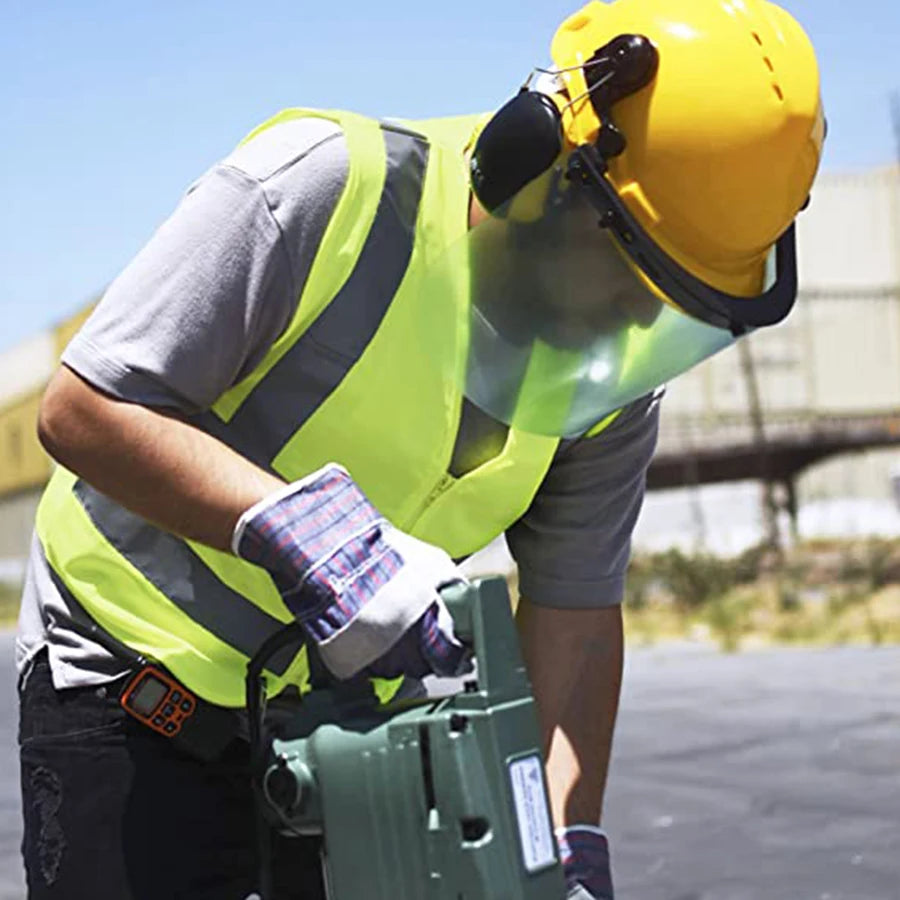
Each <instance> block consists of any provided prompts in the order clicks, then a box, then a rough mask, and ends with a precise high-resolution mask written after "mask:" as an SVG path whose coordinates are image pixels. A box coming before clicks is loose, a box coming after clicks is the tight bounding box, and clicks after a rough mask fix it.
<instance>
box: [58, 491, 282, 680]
mask: <svg viewBox="0 0 900 900" xmlns="http://www.w3.org/2000/svg"><path fill="white" fill-rule="evenodd" d="M72 490H73V492H74V494H75V496H76V497H77V498H78V500H79V501H80V503H81V505H82V507H84V510H85V512H86V513H87V514H88V516H89V517H90V519H91V521H92V522H93V523H94V525H95V526H96V528H97V530H98V531H99V532H100V533H101V534H102V535H103V537H105V538H106V540H107V541H109V543H110V544H111V545H112V546H113V547H115V549H116V550H117V551H118V552H119V553H120V554H121V555H122V556H124V557H125V559H127V560H128V561H129V562H130V563H131V564H132V565H133V566H134V567H135V568H136V569H137V570H138V571H139V572H140V573H141V574H142V575H143V576H144V578H146V579H147V580H148V581H149V582H150V583H151V584H152V585H154V587H156V588H158V589H159V590H160V591H162V593H163V594H165V595H166V597H168V598H169V600H171V601H172V603H174V604H175V606H177V607H178V608H179V609H180V610H181V611H182V612H184V613H185V614H186V615H188V616H190V618H191V619H193V620H194V621H195V622H196V623H197V624H198V625H201V626H202V627H203V628H205V629H206V630H207V631H209V632H210V633H211V634H214V635H215V636H216V637H217V638H218V639H219V640H221V641H224V643H226V644H228V645H229V646H230V647H234V649H235V650H239V651H240V652H241V653H243V654H245V655H246V656H248V657H250V656H253V654H254V653H256V651H257V650H258V649H259V647H260V646H261V644H262V642H263V641H264V640H266V638H269V637H271V636H272V635H273V634H275V632H277V631H280V630H281V629H282V628H284V622H280V621H279V620H278V619H276V618H274V617H273V616H270V615H269V614H268V613H266V612H263V610H261V609H260V608H259V607H258V606H256V605H255V604H253V603H251V602H250V601H249V600H248V599H247V598H246V597H244V596H243V595H242V594H239V593H237V592H236V591H233V590H232V589H231V588H230V587H228V585H226V584H224V583H223V582H222V581H221V580H220V579H219V578H218V576H217V575H216V574H215V573H214V572H213V571H212V569H210V568H209V566H207V565H206V563H204V562H203V560H202V559H200V557H199V556H197V555H196V554H195V553H194V552H193V551H192V550H191V548H190V547H189V546H188V545H187V544H185V543H184V541H182V540H180V539H179V538H176V537H174V536H173V535H171V534H167V533H166V532H165V531H162V530H161V529H159V528H156V527H154V526H153V525H150V524H149V523H148V522H146V521H145V520H144V519H142V518H141V517H140V516H137V515H135V514H134V513H132V512H129V511H128V510H127V509H125V508H124V507H122V506H119V504H118V503H115V502H113V501H112V500H110V499H109V498H108V497H106V496H105V495H103V494H101V493H100V492H99V491H97V490H95V489H94V488H92V487H91V486H90V485H89V484H87V483H86V482H84V481H80V480H79V481H76V482H75V485H74V487H73V488H72ZM296 652H297V648H296V647H294V648H291V647H287V648H285V649H284V650H283V651H281V652H280V653H277V654H275V656H273V657H272V659H271V660H270V661H269V663H268V664H267V666H266V668H267V669H268V670H269V671H270V672H274V673H276V674H277V675H283V674H284V673H285V672H286V671H287V668H288V666H289V665H290V663H291V661H292V660H293V658H294V655H295V654H296Z"/></svg>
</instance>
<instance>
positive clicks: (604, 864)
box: [556, 825, 613, 900]
mask: <svg viewBox="0 0 900 900" xmlns="http://www.w3.org/2000/svg"><path fill="white" fill-rule="evenodd" d="M556 843H557V846H558V847H559V860H560V862H561V863H562V865H563V873H564V874H565V877H566V890H567V891H568V893H567V894H566V900H613V884H612V875H611V873H610V870H609V843H608V841H607V839H606V834H605V833H604V831H603V830H602V829H600V828H596V827H594V826H593V825H570V826H569V827H568V828H559V829H557V831H556Z"/></svg>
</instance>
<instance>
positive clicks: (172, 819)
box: [19, 653, 324, 900]
mask: <svg viewBox="0 0 900 900" xmlns="http://www.w3.org/2000/svg"><path fill="white" fill-rule="evenodd" d="M23 681H24V683H23V684H21V685H20V693H19V699H20V725H19V744H20V759H21V778H22V806H23V812H24V819H25V838H24V841H23V845H22V855H23V857H24V860H25V870H26V874H27V878H28V896H29V898H30V900H44V898H46V900H82V898H84V900H182V898H184V900H187V898H190V900H245V898H247V897H249V896H251V895H252V894H253V893H254V891H255V890H256V889H257V881H258V878H257V870H258V865H259V863H258V855H257V841H256V833H255V817H254V816H255V813H254V804H253V796H252V792H251V787H250V780H249V775H248V769H247V763H248V748H247V745H246V744H245V743H244V742H243V741H240V740H235V741H234V742H233V743H232V744H231V745H230V747H229V748H228V750H227V751H226V753H225V756H224V758H223V759H222V760H220V761H219V762H217V763H214V764H209V763H202V762H198V761H196V760H194V759H191V758H190V757H187V756H185V755H184V754H182V753H181V752H179V751H177V750H174V749H173V748H172V747H171V746H170V745H169V744H168V741H167V740H166V739H165V738H163V737H160V736H158V735H156V734H155V733H154V732H152V731H150V730H149V729H148V728H146V727H145V726H143V725H141V724H140V723H139V722H136V721H135V720H134V719H132V718H131V717H130V716H128V715H127V714H126V713H125V712H124V711H123V710H122V708H121V707H120V706H119V703H118V699H117V694H118V690H117V689H116V688H117V686H115V685H113V686H110V687H101V688H74V689H69V690H64V691H57V690H55V689H54V687H53V684H52V682H51V680H50V668H49V664H48V662H47V658H46V654H45V653H42V654H40V655H39V656H38V658H37V659H36V661H35V663H34V666H33V668H32V669H31V670H30V671H29V672H28V673H27V674H26V677H25V678H24V680H23ZM318 849H319V848H318V841H317V840H314V839H309V838H306V839H298V838H283V837H277V838H276V839H275V841H274V873H275V874H274V884H275V894H274V897H273V900H323V898H324V890H323V888H322V885H321V876H320V868H319V858H318ZM267 900H268V898H267Z"/></svg>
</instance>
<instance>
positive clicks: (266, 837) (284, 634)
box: [245, 622, 305, 900]
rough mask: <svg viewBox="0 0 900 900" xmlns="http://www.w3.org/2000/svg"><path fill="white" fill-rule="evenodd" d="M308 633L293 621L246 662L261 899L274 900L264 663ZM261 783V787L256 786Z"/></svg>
mask: <svg viewBox="0 0 900 900" xmlns="http://www.w3.org/2000/svg"><path fill="white" fill-rule="evenodd" d="M304 640H305V634H304V632H303V629H302V628H301V627H300V623H299V622H291V623H290V624H288V625H285V627H284V628H282V629H280V630H279V631H276V632H275V634H273V635H272V636H271V637H269V638H267V639H266V640H265V641H263V643H262V646H261V647H260V648H259V650H257V651H256V653H255V654H254V655H253V658H252V659H251V660H250V662H249V663H247V678H246V681H245V687H246V701H247V732H248V737H249V740H250V777H251V779H252V780H253V795H254V799H255V806H256V840H257V848H258V851H259V895H260V898H261V900H272V835H271V829H270V828H269V823H268V820H267V819H266V815H265V799H264V793H263V791H262V788H261V785H262V779H263V777H264V776H265V771H264V769H265V763H266V749H267V746H268V745H267V743H266V741H265V715H266V680H265V677H264V676H263V669H264V667H265V664H266V663H267V662H268V661H269V660H270V659H271V658H272V657H273V656H274V655H275V654H276V653H277V652H278V651H279V650H281V649H282V648H284V647H287V646H289V645H291V644H300V643H303V641H304ZM257 784H259V787H257Z"/></svg>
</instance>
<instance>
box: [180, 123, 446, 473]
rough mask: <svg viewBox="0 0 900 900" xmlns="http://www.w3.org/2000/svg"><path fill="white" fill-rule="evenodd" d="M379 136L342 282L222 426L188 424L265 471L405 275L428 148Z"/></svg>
mask: <svg viewBox="0 0 900 900" xmlns="http://www.w3.org/2000/svg"><path fill="white" fill-rule="evenodd" d="M381 133H382V135H383V137H384V143H385V148H386V151H387V175H386V178H385V183H384V188H383V190H382V193H381V198H380V200H379V203H378V208H377V211H376V213H375V218H374V220H373V222H372V226H371V228H370V229H369V233H368V235H367V236H366V240H365V244H364V245H363V248H362V250H361V252H360V255H359V259H358V260H357V262H356V266H355V267H354V269H353V271H352V272H351V273H350V276H349V277H348V279H347V281H346V282H345V283H344V285H343V286H342V287H341V289H340V290H339V291H338V292H337V294H336V295H335V296H334V298H333V299H332V300H331V302H330V303H329V304H328V305H327V306H326V307H325V309H323V310H322V312H321V313H320V314H319V316H318V317H317V318H316V320H315V321H314V322H313V323H312V324H311V325H310V326H309V328H308V329H307V330H306V331H305V332H304V333H303V334H302V335H301V336H300V338H299V339H298V340H297V342H296V343H295V344H294V345H293V346H292V347H291V348H290V349H289V350H288V351H287V353H285V355H284V356H283V357H282V358H281V359H280V360H279V361H278V362H277V363H276V364H275V365H274V366H273V367H272V369H271V370H270V371H269V372H268V373H267V374H266V376H265V378H263V379H262V380H261V381H260V383H259V384H258V385H257V386H256V387H255V388H254V390H253V391H252V393H251V394H250V395H249V396H248V397H247V399H246V400H245V401H244V403H243V404H242V405H241V407H240V408H239V409H238V411H237V412H236V413H235V415H234V416H233V418H232V419H231V421H230V422H229V423H225V422H222V420H221V419H219V418H218V417H217V416H215V415H214V414H212V413H204V414H203V415H201V416H199V417H197V418H195V419H193V421H194V422H195V424H197V425H198V426H199V427H200V428H202V429H203V430H204V431H206V432H208V433H210V434H213V435H215V436H217V437H219V438H221V439H222V440H223V441H225V442H226V443H227V444H229V445H230V446H231V447H233V448H234V449H235V450H237V451H238V452H239V453H241V454H243V455H244V456H246V457H247V458H248V459H251V460H253V461H254V462H255V463H257V465H260V466H264V467H268V466H269V464H270V463H271V462H272V460H273V459H274V458H275V457H276V456H277V455H278V452H279V451H280V450H281V448H282V447H284V445H285V444H286V443H287V442H288V441H289V440H290V438H291V437H292V436H293V435H294V434H295V433H296V432H297V431H298V430H299V429H300V428H301V427H302V425H303V424H304V422H306V421H307V420H308V419H309V418H310V416H312V415H313V413H315V411H316V410H317V409H318V408H319V407H320V406H321V405H322V404H323V403H324V402H325V401H326V400H327V399H328V397H329V396H330V395H331V394H332V392H333V391H334V390H335V389H336V388H337V387H338V385H339V384H340V383H341V381H343V379H344V377H345V376H346V374H347V373H348V372H349V371H350V369H351V368H352V367H353V366H354V364H355V363H356V362H357V361H358V360H359V358H360V357H361V356H362V354H363V352H364V351H365V349H366V347H367V346H368V344H369V342H370V341H371V340H372V338H373V337H374V336H375V333H376V332H377V331H378V328H379V326H380V325H381V322H382V320H383V319H384V316H385V314H386V313H387V311H388V308H389V307H390V305H391V301H392V300H393V298H394V295H395V294H396V293H397V290H398V288H399V287H400V283H401V282H402V280H403V276H404V275H405V274H406V269H407V267H408V265H409V260H410V257H411V256H412V250H413V244H414V242H415V229H416V218H417V216H418V212H419V203H420V201H421V199H422V189H423V184H424V180H425V169H426V166H427V163H428V144H427V142H426V140H425V139H424V138H423V137H421V136H420V135H416V134H414V133H412V132H407V131H403V130H400V129H394V128H392V127H391V126H383V127H382V132H381ZM352 165H353V163H352V160H351V166H352Z"/></svg>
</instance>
